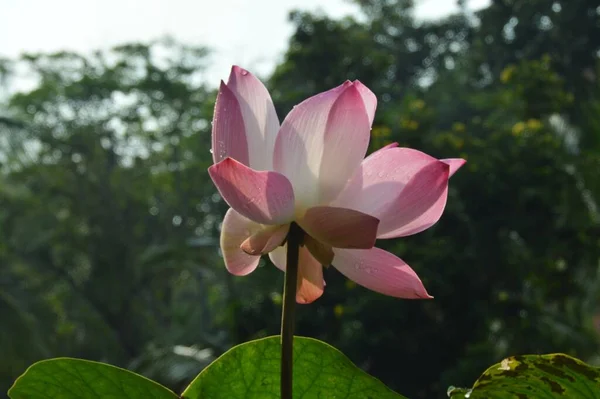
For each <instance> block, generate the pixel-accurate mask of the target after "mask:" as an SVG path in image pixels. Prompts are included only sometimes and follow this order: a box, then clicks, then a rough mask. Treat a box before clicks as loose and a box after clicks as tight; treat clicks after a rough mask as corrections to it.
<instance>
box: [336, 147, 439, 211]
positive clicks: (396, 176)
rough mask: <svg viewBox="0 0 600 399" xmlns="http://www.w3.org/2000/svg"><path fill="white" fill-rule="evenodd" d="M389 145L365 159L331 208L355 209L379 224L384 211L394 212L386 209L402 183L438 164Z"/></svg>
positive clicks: (429, 158)
mask: <svg viewBox="0 0 600 399" xmlns="http://www.w3.org/2000/svg"><path fill="white" fill-rule="evenodd" d="M394 144H395V143H394ZM392 145H393V144H390V145H389V146H387V147H384V148H382V149H380V150H378V151H376V152H374V153H372V154H371V155H370V156H368V157H367V158H366V159H365V160H364V161H363V162H362V164H361V166H360V168H359V169H358V170H357V172H356V173H355V174H354V176H352V179H350V181H349V182H348V184H347V185H346V187H345V188H344V191H342V193H340V195H339V197H338V198H337V199H336V200H335V201H334V202H333V204H332V205H334V206H339V207H345V208H352V209H356V210H358V211H361V212H364V213H368V214H369V215H373V216H375V217H377V218H379V219H380V220H382V221H383V220H384V219H385V218H387V217H389V215H388V214H387V213H388V211H389V212H397V211H398V210H396V209H390V206H391V205H392V204H393V202H394V199H395V198H397V197H398V196H399V195H400V193H401V192H402V190H403V189H404V187H405V186H406V184H407V183H408V182H409V181H410V180H411V179H412V177H413V176H414V175H415V174H416V173H417V172H418V171H419V170H421V169H422V168H423V167H425V166H426V165H429V164H433V163H437V162H438V161H437V160H436V159H435V158H433V157H430V156H429V155H427V154H425V153H423V152H421V151H417V150H413V149H411V148H395V147H392Z"/></svg>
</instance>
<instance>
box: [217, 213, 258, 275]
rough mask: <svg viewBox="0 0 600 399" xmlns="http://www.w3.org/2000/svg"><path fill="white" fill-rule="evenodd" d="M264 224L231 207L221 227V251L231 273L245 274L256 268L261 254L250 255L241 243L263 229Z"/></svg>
mask: <svg viewBox="0 0 600 399" xmlns="http://www.w3.org/2000/svg"><path fill="white" fill-rule="evenodd" d="M261 229H262V226H261V225H260V224H258V223H255V222H253V221H252V220H250V219H248V218H245V217H244V216H242V215H240V214H239V213H237V212H236V211H234V210H233V209H229V210H228V211H227V213H226V214H225V218H224V219H223V225H222V227H221V240H220V243H221V251H222V252H223V258H224V259H225V266H226V267H227V270H229V272H230V273H231V274H234V275H236V276H245V275H247V274H249V273H251V272H253V271H254V269H256V266H258V262H259V260H260V255H259V256H252V255H248V254H247V253H245V252H244V251H242V250H241V249H240V245H241V244H242V243H243V242H244V241H245V240H246V239H247V238H248V237H249V236H250V235H252V234H255V233H256V232H259V231H261Z"/></svg>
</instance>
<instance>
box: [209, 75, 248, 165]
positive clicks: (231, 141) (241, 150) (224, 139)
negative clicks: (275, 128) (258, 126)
mask: <svg viewBox="0 0 600 399" xmlns="http://www.w3.org/2000/svg"><path fill="white" fill-rule="evenodd" d="M211 151H212V155H213V161H214V163H217V162H220V161H222V160H224V159H225V158H227V157H231V158H233V159H235V160H237V161H238V162H241V163H243V164H244V165H248V160H249V157H248V140H247V138H246V129H245V127H244V119H243V117H242V111H241V109H240V104H239V102H238V99H237V98H236V96H235V94H234V93H233V92H232V91H231V90H230V89H229V88H228V87H227V86H226V85H225V83H223V82H221V87H220V88H219V94H218V95H217V102H216V103H215V114H214V117H213V123H212V149H211Z"/></svg>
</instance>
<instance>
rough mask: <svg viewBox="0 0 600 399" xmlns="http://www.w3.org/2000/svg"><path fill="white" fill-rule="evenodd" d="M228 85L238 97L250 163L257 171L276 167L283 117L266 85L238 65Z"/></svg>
mask: <svg viewBox="0 0 600 399" xmlns="http://www.w3.org/2000/svg"><path fill="white" fill-rule="evenodd" d="M227 86H228V87H229V88H230V89H231V91H232V92H233V94H234V95H235V97H236V98H237V100H238V103H239V109H240V111H241V115H242V117H243V122H244V126H245V131H246V139H247V142H248V155H249V163H248V164H247V165H248V166H250V167H251V168H253V169H256V170H273V148H274V147H275V138H276V137H277V131H278V130H279V119H277V113H276V112H275V107H274V106H273V101H272V100H271V96H270V95H269V92H268V91H267V89H266V88H265V86H264V85H263V84H262V83H261V81H260V80H258V79H257V78H256V77H255V76H254V75H252V74H251V73H249V72H248V71H246V70H245V69H242V68H240V67H238V66H234V67H233V68H231V74H230V75H229V81H228V82H227Z"/></svg>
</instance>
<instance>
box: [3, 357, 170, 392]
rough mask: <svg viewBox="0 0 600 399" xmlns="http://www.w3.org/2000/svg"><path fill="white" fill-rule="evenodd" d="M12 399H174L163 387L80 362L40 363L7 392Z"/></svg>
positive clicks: (31, 368)
mask: <svg viewBox="0 0 600 399" xmlns="http://www.w3.org/2000/svg"><path fill="white" fill-rule="evenodd" d="M8 396H9V397H10V398H11V399H81V398H102V399H121V398H123V399H138V398H139V399H177V398H178V396H177V395H175V394H174V393H173V392H171V391H169V390H168V389H167V388H165V387H163V386H162V385H160V384H158V383H156V382H154V381H151V380H149V379H147V378H144V377H142V376H141V375H138V374H135V373H132V372H131V371H127V370H123V369H120V368H118V367H114V366H110V365H108V364H104V363H97V362H91V361H88V360H80V359H69V358H60V359H51V360H43V361H41V362H38V363H36V364H34V365H33V366H31V367H30V368H29V369H27V371H26V372H25V374H23V375H22V376H21V377H19V379H18V380H17V381H16V382H15V385H13V387H12V388H11V389H10V390H9V391H8Z"/></svg>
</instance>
